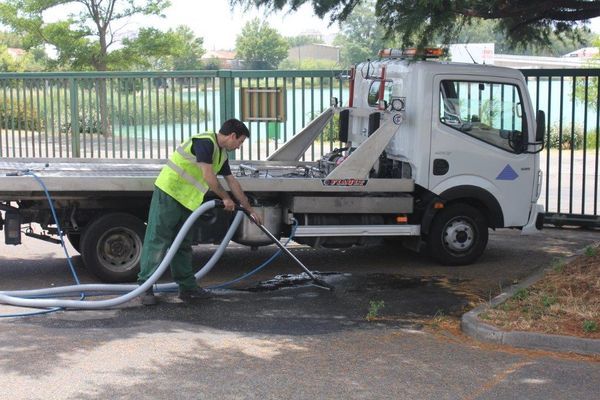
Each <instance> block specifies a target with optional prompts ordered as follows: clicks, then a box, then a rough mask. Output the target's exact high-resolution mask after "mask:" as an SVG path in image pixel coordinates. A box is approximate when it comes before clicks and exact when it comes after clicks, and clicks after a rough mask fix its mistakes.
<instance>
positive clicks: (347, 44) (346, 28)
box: [334, 0, 389, 66]
mask: <svg viewBox="0 0 600 400" xmlns="http://www.w3.org/2000/svg"><path fill="white" fill-rule="evenodd" d="M374 3H375V2H374V1H372V0H371V1H366V2H364V3H361V4H359V5H357V6H356V7H355V8H354V11H353V12H352V14H350V15H349V16H348V18H347V19H346V20H345V21H344V22H341V23H340V28H341V31H340V33H339V34H338V35H337V36H336V38H335V40H334V44H335V45H337V46H340V47H341V52H340V61H341V64H342V65H346V66H348V65H351V64H356V63H358V62H361V61H365V60H366V59H367V58H372V57H374V56H376V55H377V52H378V51H379V50H381V49H382V48H385V47H389V43H388V42H389V41H387V40H385V39H384V38H385V30H384V29H383V27H382V26H381V24H379V23H378V22H377V18H376V17H375V13H374V9H373V5H374Z"/></svg>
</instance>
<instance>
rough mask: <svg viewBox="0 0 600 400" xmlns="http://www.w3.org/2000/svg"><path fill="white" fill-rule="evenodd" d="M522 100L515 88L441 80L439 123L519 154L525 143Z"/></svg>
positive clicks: (503, 84)
mask: <svg viewBox="0 0 600 400" xmlns="http://www.w3.org/2000/svg"><path fill="white" fill-rule="evenodd" d="M522 104H523V102H522V100H521V94H520V92H519V89H518V88H517V87H516V86H515V85H511V84H506V83H497V82H473V81H454V80H443V81H442V82H441V84H440V104H439V106H440V116H439V118H440V122H442V123H443V124H444V125H447V126H449V127H451V128H453V129H456V130H458V131H460V132H462V133H464V134H467V135H469V136H472V137H474V138H477V139H479V140H482V141H484V142H486V143H489V144H491V145H493V146H496V147H499V148H501V149H504V150H507V151H510V152H514V153H520V152H522V151H523V150H524V148H525V143H526V142H527V124H526V121H525V119H524V118H523V115H524V112H523V110H522Z"/></svg>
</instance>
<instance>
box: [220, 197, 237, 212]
mask: <svg viewBox="0 0 600 400" xmlns="http://www.w3.org/2000/svg"><path fill="white" fill-rule="evenodd" d="M223 208H224V209H225V210H227V211H235V203H234V202H233V200H231V199H223Z"/></svg>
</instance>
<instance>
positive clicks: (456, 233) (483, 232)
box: [427, 204, 488, 265]
mask: <svg viewBox="0 0 600 400" xmlns="http://www.w3.org/2000/svg"><path fill="white" fill-rule="evenodd" d="M487 241H488V227H487V221H486V219H485V216H484V215H483V214H482V213H481V212H480V211H479V210H477V209H476V208H474V207H472V206H470V205H467V204H453V205H449V206H448V207H447V208H445V209H443V210H442V211H440V212H439V213H438V214H437V215H436V216H435V218H434V220H433V223H432V224H431V228H430V230H429V235H428V238H427V249H428V251H429V254H430V255H431V256H432V257H433V258H434V259H435V260H436V261H438V262H439V263H441V264H443V265H467V264H471V263H472V262H474V261H475V260H477V258H479V256H481V254H482V253H483V251H484V250H485V247H486V245H487Z"/></svg>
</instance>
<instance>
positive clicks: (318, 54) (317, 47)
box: [288, 44, 340, 63]
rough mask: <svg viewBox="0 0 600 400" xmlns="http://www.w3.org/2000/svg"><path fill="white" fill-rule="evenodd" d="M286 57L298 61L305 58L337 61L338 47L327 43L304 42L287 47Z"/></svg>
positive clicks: (338, 56)
mask: <svg viewBox="0 0 600 400" xmlns="http://www.w3.org/2000/svg"><path fill="white" fill-rule="evenodd" d="M288 58H289V59H290V60H292V61H297V62H299V63H300V62H302V60H306V59H312V60H327V61H335V62H339V61H340V48H339V47H338V46H330V45H327V44H306V45H303V46H297V47H292V48H291V49H289V50H288Z"/></svg>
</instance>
